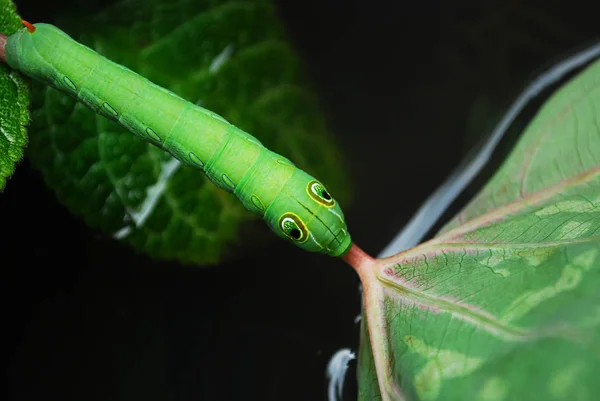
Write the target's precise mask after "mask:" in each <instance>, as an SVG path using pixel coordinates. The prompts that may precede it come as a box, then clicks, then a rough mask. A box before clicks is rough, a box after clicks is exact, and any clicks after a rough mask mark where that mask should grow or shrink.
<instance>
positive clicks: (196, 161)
mask: <svg viewBox="0 0 600 401" xmlns="http://www.w3.org/2000/svg"><path fill="white" fill-rule="evenodd" d="M188 156H189V158H190V160H191V161H192V163H194V164H196V165H198V166H200V167H204V162H203V161H202V160H200V158H199V157H198V156H196V154H195V153H194V152H190V154H189V155H188Z"/></svg>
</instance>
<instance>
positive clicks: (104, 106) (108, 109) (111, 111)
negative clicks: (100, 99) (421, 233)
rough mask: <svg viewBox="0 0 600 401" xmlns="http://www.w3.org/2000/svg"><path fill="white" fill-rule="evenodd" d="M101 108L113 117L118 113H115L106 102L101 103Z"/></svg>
mask: <svg viewBox="0 0 600 401" xmlns="http://www.w3.org/2000/svg"><path fill="white" fill-rule="evenodd" d="M102 108H104V110H106V111H108V112H109V113H110V114H112V115H113V116H115V117H117V116H118V115H119V113H117V111H116V110H115V109H114V108H113V107H112V106H111V105H110V104H108V103H106V102H104V103H102Z"/></svg>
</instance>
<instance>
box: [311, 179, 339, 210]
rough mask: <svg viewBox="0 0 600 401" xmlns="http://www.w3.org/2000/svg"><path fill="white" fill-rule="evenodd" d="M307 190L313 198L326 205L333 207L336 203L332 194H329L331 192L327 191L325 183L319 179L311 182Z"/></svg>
mask: <svg viewBox="0 0 600 401" xmlns="http://www.w3.org/2000/svg"><path fill="white" fill-rule="evenodd" d="M306 191H307V192H308V194H309V195H310V197H311V198H313V199H314V200H316V201H317V202H319V203H320V204H322V205H324V206H327V207H333V206H334V205H335V201H334V200H333V198H332V197H331V195H329V192H327V190H326V189H325V187H324V186H323V184H321V183H320V182H318V181H311V182H309V183H308V185H307V187H306Z"/></svg>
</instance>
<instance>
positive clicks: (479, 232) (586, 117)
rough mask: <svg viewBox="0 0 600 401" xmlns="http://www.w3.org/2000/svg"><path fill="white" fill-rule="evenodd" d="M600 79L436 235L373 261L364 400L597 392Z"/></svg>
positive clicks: (561, 105) (592, 72)
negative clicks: (416, 244)
mask: <svg viewBox="0 0 600 401" xmlns="http://www.w3.org/2000/svg"><path fill="white" fill-rule="evenodd" d="M599 84H600V63H596V64H595V65H592V66H590V67H589V68H587V69H586V70H585V71H583V72H582V73H581V74H579V75H578V76H577V77H576V78H574V79H573V80H571V81H570V82H568V83H567V84H565V85H564V86H563V87H562V88H561V89H560V90H559V91H557V92H556V93H555V94H554V96H553V97H551V99H550V100H549V101H547V102H546V103H545V105H544V106H543V107H542V109H541V110H540V112H539V113H538V115H537V116H536V117H535V118H534V119H533V120H532V122H531V123H530V124H529V126H528V127H527V128H526V130H525V132H524V133H523V136H522V137H521V139H520V141H519V143H518V145H517V146H516V147H515V149H514V150H513V152H512V153H511V154H510V156H509V157H508V158H507V160H506V161H505V163H504V164H503V166H502V167H501V168H500V170H499V171H498V172H497V174H496V175H495V176H494V177H493V178H492V179H491V180H490V182H489V183H488V184H487V185H486V187H485V188H484V189H483V190H482V191H481V193H480V194H479V195H478V196H477V197H476V198H475V199H474V200H473V202H471V203H470V204H469V205H468V206H467V207H466V208H465V210H464V211H463V212H462V213H460V214H459V215H458V216H457V217H456V218H455V219H454V220H453V221H451V222H450V223H449V224H448V225H447V226H446V227H445V228H444V229H442V230H441V232H440V233H439V234H438V236H437V237H436V238H434V239H433V240H431V241H429V242H427V243H425V244H422V245H421V246H418V247H415V248H413V249H410V250H408V251H406V252H404V253H400V254H398V255H396V256H393V257H390V258H387V259H381V260H374V261H366V262H364V263H363V265H361V267H360V269H359V271H360V274H361V279H362V281H363V286H364V291H365V314H366V317H365V321H367V322H368V329H369V330H368V333H367V332H363V334H364V335H363V336H362V339H361V350H360V351H361V352H360V364H359V367H360V388H361V396H360V399H363V400H372V399H384V400H392V399H394V400H396V399H407V400H425V401H430V400H445V401H448V400H494V401H500V400H533V399H536V400H540V399H543V400H595V399H597V397H598V396H597V394H598V393H599V392H600V382H599V381H598V380H597V372H598V371H599V369H600V342H599V331H600V291H598V286H599V284H600V125H599V123H598V121H599V118H600V114H599V113H598V112H599V111H600V89H599ZM375 381H377V383H378V385H377V386H375V385H374V384H373V383H374V382H375Z"/></svg>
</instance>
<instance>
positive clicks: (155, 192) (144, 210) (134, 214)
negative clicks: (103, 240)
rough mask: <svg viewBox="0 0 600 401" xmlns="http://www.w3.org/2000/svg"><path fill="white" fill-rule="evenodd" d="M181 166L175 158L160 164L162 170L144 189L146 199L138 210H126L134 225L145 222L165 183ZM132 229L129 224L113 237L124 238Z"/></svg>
mask: <svg viewBox="0 0 600 401" xmlns="http://www.w3.org/2000/svg"><path fill="white" fill-rule="evenodd" d="M179 166H181V162H180V161H179V160H177V159H175V158H171V159H170V160H169V161H167V162H165V163H163V164H162V170H161V172H160V175H159V176H158V179H157V180H156V183H155V184H154V185H152V186H151V187H148V189H147V190H146V199H144V202H143V203H142V206H140V208H139V210H138V211H128V212H129V216H131V219H132V220H133V223H134V224H135V226H136V227H141V226H142V225H144V223H145V222H146V219H147V218H148V217H149V216H150V215H151V214H152V212H153V211H154V208H155V207H156V205H157V204H158V200H159V199H160V197H161V195H162V193H163V192H164V190H165V188H166V187H167V183H168V182H169V180H170V179H171V177H172V176H173V174H174V173H175V171H177V169H178V168H179ZM131 231H132V228H131V226H126V227H123V228H122V229H120V230H119V231H117V232H116V233H115V234H113V237H114V238H116V239H122V238H125V237H126V236H127V235H129V234H130V233H131Z"/></svg>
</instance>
